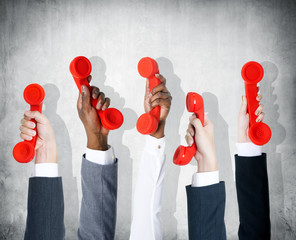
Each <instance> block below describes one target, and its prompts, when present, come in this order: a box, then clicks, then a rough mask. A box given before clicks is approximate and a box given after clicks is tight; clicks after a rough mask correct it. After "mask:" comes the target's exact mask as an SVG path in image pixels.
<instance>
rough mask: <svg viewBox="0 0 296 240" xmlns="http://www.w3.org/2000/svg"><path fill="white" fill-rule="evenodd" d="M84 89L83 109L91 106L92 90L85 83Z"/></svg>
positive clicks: (82, 87)
mask: <svg viewBox="0 0 296 240" xmlns="http://www.w3.org/2000/svg"><path fill="white" fill-rule="evenodd" d="M81 91H82V109H88V108H90V92H89V89H88V87H86V86H85V85H82V86H81Z"/></svg>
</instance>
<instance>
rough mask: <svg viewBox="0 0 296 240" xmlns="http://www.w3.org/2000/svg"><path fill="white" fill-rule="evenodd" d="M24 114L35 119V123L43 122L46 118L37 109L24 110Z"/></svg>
mask: <svg viewBox="0 0 296 240" xmlns="http://www.w3.org/2000/svg"><path fill="white" fill-rule="evenodd" d="M25 116H26V117H28V118H31V119H35V121H36V122H37V123H42V124H45V123H46V122H47V118H46V117H45V116H44V115H43V114H41V113H40V112H38V111H26V112H25Z"/></svg>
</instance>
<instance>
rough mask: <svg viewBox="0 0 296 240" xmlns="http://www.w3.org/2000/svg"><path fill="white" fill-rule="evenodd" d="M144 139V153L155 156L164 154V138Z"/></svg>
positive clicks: (147, 137) (149, 137)
mask: <svg viewBox="0 0 296 240" xmlns="http://www.w3.org/2000/svg"><path fill="white" fill-rule="evenodd" d="M145 137H146V145H145V151H146V152H149V153H154V154H156V155H157V156H159V155H164V154H165V137H163V138H155V137H151V136H149V135H148V136H145Z"/></svg>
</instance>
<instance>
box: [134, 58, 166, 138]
mask: <svg viewBox="0 0 296 240" xmlns="http://www.w3.org/2000/svg"><path fill="white" fill-rule="evenodd" d="M138 72H139V74H140V75H141V76H142V77H144V78H148V81H149V88H150V92H151V90H152V89H153V88H155V87H156V86H157V85H159V84H160V80H159V79H158V78H157V77H155V74H157V73H159V70H158V64H157V62H156V61H155V60H154V59H152V58H149V57H144V58H142V59H141V60H140V61H139V63H138ZM159 117H160V106H157V107H155V108H153V109H152V110H151V111H150V112H149V113H144V114H142V115H141V116H140V117H139V119H138V121H137V130H138V132H139V133H141V134H145V135H148V134H153V133H155V131H156V130H157V128H158V123H159Z"/></svg>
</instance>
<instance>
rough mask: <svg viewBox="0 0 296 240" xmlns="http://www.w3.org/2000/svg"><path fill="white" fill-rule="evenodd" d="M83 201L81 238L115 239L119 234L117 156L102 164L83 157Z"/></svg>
mask: <svg viewBox="0 0 296 240" xmlns="http://www.w3.org/2000/svg"><path fill="white" fill-rule="evenodd" d="M81 185H82V201H81V211H80V220H79V229H78V239H80V240H93V239H101V240H111V239H114V236H115V224H116V201H117V159H116V161H115V163H114V164H110V165H100V164H96V163H93V162H90V161H88V160H86V159H85V157H83V159H82V167H81Z"/></svg>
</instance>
